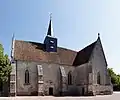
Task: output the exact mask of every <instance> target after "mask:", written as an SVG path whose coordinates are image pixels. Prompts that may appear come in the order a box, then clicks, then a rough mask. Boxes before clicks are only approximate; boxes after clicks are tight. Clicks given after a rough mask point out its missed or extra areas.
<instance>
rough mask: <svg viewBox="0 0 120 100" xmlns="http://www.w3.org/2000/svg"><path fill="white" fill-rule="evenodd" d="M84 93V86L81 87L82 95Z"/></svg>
mask: <svg viewBox="0 0 120 100" xmlns="http://www.w3.org/2000/svg"><path fill="white" fill-rule="evenodd" d="M83 95H84V87H83V88H82V96H83Z"/></svg>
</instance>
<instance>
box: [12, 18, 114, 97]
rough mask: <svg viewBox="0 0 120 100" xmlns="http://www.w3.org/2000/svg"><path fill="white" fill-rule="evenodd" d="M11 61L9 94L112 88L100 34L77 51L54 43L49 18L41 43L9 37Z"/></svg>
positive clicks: (106, 90)
mask: <svg viewBox="0 0 120 100" xmlns="http://www.w3.org/2000/svg"><path fill="white" fill-rule="evenodd" d="M11 63H12V67H13V68H12V72H11V74H10V96H25V95H26V96H27V95H39V96H43V95H53V96H61V95H70V96H75V95H76V96H77V95H78V96H79V95H98V94H112V92H113V88H112V84H111V79H110V77H109V75H108V72H107V61H106V58H105V54H104V51H103V47H102V44H101V40H100V36H99V35H98V38H97V40H96V41H95V42H94V43H92V44H90V45H88V46H86V47H85V48H83V49H82V50H80V51H74V50H70V49H67V48H62V47H58V45H57V38H56V37H55V36H53V27H52V20H51V19H50V22H49V27H48V32H47V35H46V37H45V39H44V42H43V43H37V42H31V41H24V40H15V39H14V38H13V39H12V50H11Z"/></svg>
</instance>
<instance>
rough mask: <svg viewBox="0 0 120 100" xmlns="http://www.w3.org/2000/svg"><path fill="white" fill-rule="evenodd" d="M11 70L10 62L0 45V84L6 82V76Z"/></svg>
mask: <svg viewBox="0 0 120 100" xmlns="http://www.w3.org/2000/svg"><path fill="white" fill-rule="evenodd" d="M11 70H12V67H11V64H10V60H9V58H8V55H7V54H4V48H3V46H2V44H0V83H1V82H2V83H4V82H6V81H7V80H8V76H9V74H10V72H11Z"/></svg>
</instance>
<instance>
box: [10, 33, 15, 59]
mask: <svg viewBox="0 0 120 100" xmlns="http://www.w3.org/2000/svg"><path fill="white" fill-rule="evenodd" d="M14 42H15V36H14V33H13V36H12V45H11V58H13V57H14Z"/></svg>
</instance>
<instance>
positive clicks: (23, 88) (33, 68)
mask: <svg viewBox="0 0 120 100" xmlns="http://www.w3.org/2000/svg"><path fill="white" fill-rule="evenodd" d="M37 65H41V66H42V68H43V81H44V84H43V85H44V86H43V87H44V89H43V90H44V95H49V88H50V87H51V88H53V95H60V94H59V91H60V69H59V67H60V66H63V67H64V70H65V73H66V75H67V74H68V72H69V71H72V72H73V70H74V67H73V66H66V65H58V64H52V63H43V62H26V61H17V78H16V79H17V84H16V92H17V95H37V92H38V70H37ZM26 69H27V70H29V75H30V84H25V70H26ZM66 81H67V77H66ZM67 88H68V87H67Z"/></svg>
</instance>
